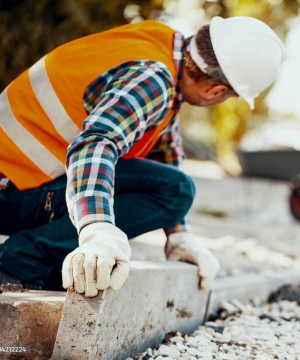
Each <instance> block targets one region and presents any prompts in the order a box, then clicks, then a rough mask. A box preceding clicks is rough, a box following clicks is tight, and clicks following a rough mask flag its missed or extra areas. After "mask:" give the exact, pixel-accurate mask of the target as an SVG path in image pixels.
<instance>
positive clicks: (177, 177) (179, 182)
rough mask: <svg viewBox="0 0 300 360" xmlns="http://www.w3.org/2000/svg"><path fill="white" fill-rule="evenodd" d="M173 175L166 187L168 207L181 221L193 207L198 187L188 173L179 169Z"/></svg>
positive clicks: (173, 216)
mask: <svg viewBox="0 0 300 360" xmlns="http://www.w3.org/2000/svg"><path fill="white" fill-rule="evenodd" d="M173 175H174V176H171V177H170V181H169V182H168V184H166V187H165V189H164V190H165V191H166V192H167V194H168V198H169V199H168V200H169V201H168V202H167V203H166V207H167V208H168V210H169V211H170V215H171V216H172V218H173V219H177V221H176V222H179V221H181V220H182V219H183V218H184V216H185V215H186V214H187V212H188V211H189V209H190V208H191V206H192V204H193V201H194V198H195V193H196V188H195V184H194V181H193V179H192V178H191V177H190V176H188V175H187V174H185V173H183V172H179V171H178V172H176V174H173Z"/></svg>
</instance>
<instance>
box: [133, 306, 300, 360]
mask: <svg viewBox="0 0 300 360" xmlns="http://www.w3.org/2000/svg"><path fill="white" fill-rule="evenodd" d="M170 336H171V337H170ZM170 336H169V337H168V342H167V343H166V344H163V345H160V346H159V348H158V349H147V350H146V351H145V352H143V353H142V354H140V355H138V356H135V358H134V359H132V358H128V359H127V360H174V359H178V360H184V359H187V360H195V359H205V360H210V359H216V360H218V359H219V360H227V359H228V360H235V359H236V360H242V359H243V360H244V359H245V360H246V359H247V360H251V359H253V360H254V359H255V360H256V359H258V360H271V359H272V360H274V359H278V360H300V306H299V305H298V304H297V302H295V301H278V302H274V303H261V304H257V305H254V304H251V303H249V304H241V303H240V302H238V301H232V302H225V301H224V302H223V303H222V312H221V313H220V315H218V318H217V319H215V320H214V321H208V322H206V323H205V325H203V326H200V327H199V328H198V329H197V330H196V331H195V332H194V333H193V334H182V333H180V332H178V331H177V332H176V333H174V334H170Z"/></svg>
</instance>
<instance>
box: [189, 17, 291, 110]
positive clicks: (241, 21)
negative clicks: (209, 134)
mask: <svg viewBox="0 0 300 360" xmlns="http://www.w3.org/2000/svg"><path fill="white" fill-rule="evenodd" d="M283 54H284V53H283V45H282V43H281V41H280V40H279V38H278V37H277V36H276V35H275V33H274V32H273V31H272V30H271V29H270V28H269V27H268V26H267V25H266V24H265V23H263V22H261V21H260V20H257V19H254V18H250V17H243V16H239V17H233V18H229V19H222V18H220V17H215V18H213V19H212V22H211V24H210V25H206V26H203V27H202V28H201V29H200V30H199V31H198V32H197V34H196V35H195V36H193V37H191V38H188V39H186V40H185V44H184V70H183V100H184V101H187V102H189V103H191V104H193V105H199V106H211V105H217V104H220V103H221V102H223V101H225V100H226V99H227V98H229V97H232V96H239V97H241V98H243V99H245V100H246V101H247V102H248V104H249V105H250V107H251V108H253V102H254V98H255V97H256V96H258V95H259V93H260V92H261V91H263V90H265V89H266V88H267V87H268V86H269V85H271V83H272V82H273V81H274V80H275V78H276V76H277V73H278V70H279V67H280V65H281V63H282V61H283Z"/></svg>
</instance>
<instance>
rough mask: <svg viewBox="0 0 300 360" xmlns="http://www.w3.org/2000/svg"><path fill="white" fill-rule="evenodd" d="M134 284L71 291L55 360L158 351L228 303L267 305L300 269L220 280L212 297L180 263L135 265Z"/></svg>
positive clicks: (193, 268) (108, 359)
mask: <svg viewBox="0 0 300 360" xmlns="http://www.w3.org/2000/svg"><path fill="white" fill-rule="evenodd" d="M131 266H132V267H131V272H130V276H129V279H128V280H127V282H126V283H125V285H124V287H123V288H122V289H121V290H120V291H118V292H116V293H114V292H113V291H111V290H107V291H104V292H101V293H100V294H99V295H98V296H97V297H95V298H86V297H84V296H82V295H79V294H77V293H75V292H69V293H68V295H67V298H66V303H65V307H64V310H63V317H62V320H61V323H60V326H59V329H58V333H57V339H56V343H55V347H54V351H53V356H52V360H63V359H65V360H66V359H72V360H77V359H81V360H84V359H89V360H94V359H101V360H102V359H103V360H113V359H118V360H122V359H126V358H127V357H128V356H131V357H133V356H134V355H136V354H138V353H141V352H143V351H144V350H145V349H146V348H148V347H150V348H155V347H157V346H158V345H159V344H160V343H161V340H162V339H163V338H164V335H165V334H166V333H167V332H169V331H176V330H179V331H181V332H188V333H191V332H193V331H194V330H195V329H196V328H197V327H198V326H199V325H200V324H202V322H203V320H204V318H205V317H206V316H207V315H208V314H209V313H213V312H215V311H216V310H217V309H218V308H219V306H220V304H221V302H222V301H223V300H233V299H235V300H239V301H241V302H248V301H250V300H253V299H256V300H257V301H261V300H265V299H266V298H267V297H268V296H269V294H270V292H271V291H273V290H275V289H277V288H278V287H279V286H281V285H283V284H286V283H291V282H292V283H297V282H299V271H298V270H291V269H287V270H283V271H280V272H265V273H261V274H249V275H241V276H235V277H228V278H223V279H217V280H216V281H215V282H214V284H213V287H212V290H211V293H210V296H209V298H208V293H207V292H204V291H200V290H199V289H198V288H197V280H198V278H197V268H196V266H194V265H190V264H186V263H180V262H165V261H164V262H161V261H156V262H132V265H131Z"/></svg>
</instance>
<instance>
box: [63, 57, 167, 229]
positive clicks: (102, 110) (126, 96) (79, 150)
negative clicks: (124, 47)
mask: <svg viewBox="0 0 300 360" xmlns="http://www.w3.org/2000/svg"><path fill="white" fill-rule="evenodd" d="M172 98H173V81H172V78H171V77H170V74H169V72H168V71H167V69H166V68H162V67H158V66H157V65H156V63H153V65H152V67H149V65H148V66H141V65H140V66H135V67H130V68H128V69H123V70H122V71H120V72H119V73H118V74H116V75H115V77H114V78H113V79H111V80H110V81H109V83H108V84H107V85H106V88H105V89H104V91H103V92H102V95H101V96H100V98H99V102H98V104H97V106H96V107H95V108H94V109H93V111H92V112H91V113H90V114H89V116H88V117H87V118H86V120H85V121H84V123H83V127H82V132H81V133H80V135H79V136H78V137H77V138H75V139H74V141H73V142H72V143H71V144H70V146H69V148H68V153H67V177H68V184H67V203H68V208H69V212H70V216H71V219H72V220H73V222H74V224H75V226H76V227H77V229H78V232H80V230H81V229H82V228H83V227H84V226H86V225H87V224H90V223H94V222H99V221H101V222H103V221H104V222H109V223H112V224H114V211H113V191H114V190H113V184H114V169H115V164H116V161H117V159H118V158H119V157H121V156H122V155H124V154H126V153H127V152H128V151H129V150H130V148H131V147H132V146H133V144H134V143H135V142H137V141H138V140H140V139H141V137H142V136H143V134H144V132H145V130H146V129H147V128H148V127H149V126H151V125H153V124H155V123H156V122H157V121H159V120H161V119H162V118H164V116H165V115H166V113H167V111H168V109H169V108H170V107H171V104H172Z"/></svg>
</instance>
